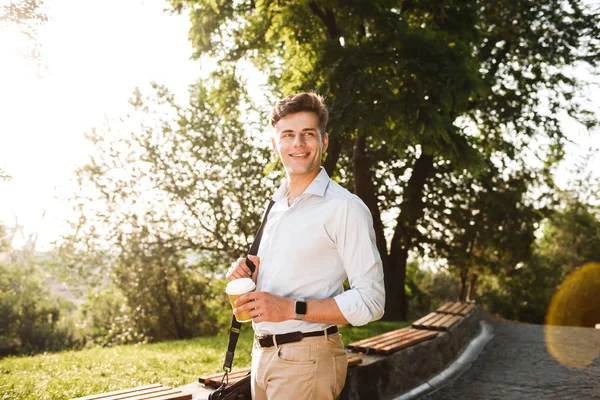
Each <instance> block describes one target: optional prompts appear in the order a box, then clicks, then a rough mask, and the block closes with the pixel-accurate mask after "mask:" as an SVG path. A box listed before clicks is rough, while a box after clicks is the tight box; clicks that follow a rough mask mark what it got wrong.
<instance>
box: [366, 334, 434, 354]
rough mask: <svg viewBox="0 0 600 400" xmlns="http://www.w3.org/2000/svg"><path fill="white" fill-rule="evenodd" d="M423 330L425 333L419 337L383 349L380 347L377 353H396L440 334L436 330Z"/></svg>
mask: <svg viewBox="0 0 600 400" xmlns="http://www.w3.org/2000/svg"><path fill="white" fill-rule="evenodd" d="M423 332H424V334H422V335H419V336H417V337H413V338H411V339H410V340H407V341H405V342H400V343H396V344H392V345H389V346H385V347H382V348H381V349H379V350H378V351H377V353H380V354H383V355H388V354H391V353H394V352H396V351H399V350H402V349H405V348H407V347H411V346H414V345H416V344H419V343H421V342H424V341H426V340H429V339H433V338H434V337H436V336H437V335H438V332H434V331H423Z"/></svg>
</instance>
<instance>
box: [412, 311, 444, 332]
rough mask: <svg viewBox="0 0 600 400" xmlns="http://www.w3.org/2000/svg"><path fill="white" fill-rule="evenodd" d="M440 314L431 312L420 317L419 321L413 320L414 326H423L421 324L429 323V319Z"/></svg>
mask: <svg viewBox="0 0 600 400" xmlns="http://www.w3.org/2000/svg"><path fill="white" fill-rule="evenodd" d="M438 315H440V314H437V313H435V312H432V313H429V314H427V315H426V316H424V317H423V318H421V319H418V320H417V321H415V322H413V324H412V326H413V327H415V328H416V327H418V326H421V325H423V324H425V323H427V322H428V321H429V320H431V319H433V318H436V317H437V316H438Z"/></svg>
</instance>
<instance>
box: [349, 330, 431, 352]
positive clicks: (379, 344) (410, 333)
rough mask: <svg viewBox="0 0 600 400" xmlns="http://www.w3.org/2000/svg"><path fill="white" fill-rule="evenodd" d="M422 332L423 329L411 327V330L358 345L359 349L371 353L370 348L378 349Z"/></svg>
mask: <svg viewBox="0 0 600 400" xmlns="http://www.w3.org/2000/svg"><path fill="white" fill-rule="evenodd" d="M420 332H422V331H421V330H419V329H411V330H410V331H407V332H403V333H402V334H400V335H397V336H392V337H387V338H384V339H382V340H374V341H372V342H368V343H365V344H363V345H361V346H358V347H357V351H362V352H366V353H369V350H372V349H376V348H378V347H382V346H387V345H390V344H392V343H398V342H400V341H404V340H408V339H410V338H411V337H414V336H416V335H418V334H419V333H420Z"/></svg>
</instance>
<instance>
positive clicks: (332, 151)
mask: <svg viewBox="0 0 600 400" xmlns="http://www.w3.org/2000/svg"><path fill="white" fill-rule="evenodd" d="M341 150H342V140H341V138H340V137H339V136H338V135H333V136H329V148H328V149H327V158H326V159H325V161H324V162H323V167H324V168H325V171H327V175H329V176H330V177H332V176H333V174H334V173H335V169H336V167H337V161H338V159H339V158H340V152H341Z"/></svg>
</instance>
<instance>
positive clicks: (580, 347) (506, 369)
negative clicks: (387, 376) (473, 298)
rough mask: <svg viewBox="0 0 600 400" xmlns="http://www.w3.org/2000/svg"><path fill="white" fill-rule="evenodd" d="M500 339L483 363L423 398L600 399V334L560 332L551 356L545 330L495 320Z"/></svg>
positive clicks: (573, 330) (489, 348)
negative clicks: (559, 356) (557, 356)
mask: <svg viewBox="0 0 600 400" xmlns="http://www.w3.org/2000/svg"><path fill="white" fill-rule="evenodd" d="M488 322H489V323H490V324H491V325H492V327H493V329H494V332H493V333H494V337H493V338H492V339H491V340H490V342H489V343H488V344H487V346H486V347H485V348H484V349H483V351H482V353H481V354H480V356H479V358H478V359H477V360H476V361H475V362H474V363H473V364H472V365H471V367H470V368H469V369H468V370H467V371H466V372H465V373H464V374H462V376H460V377H459V378H458V379H456V380H455V381H453V382H451V383H449V384H448V385H446V386H444V387H442V388H441V389H439V390H438V391H436V392H434V393H432V394H429V395H427V396H423V397H422V398H423V399H424V400H453V399H457V400H458V399H461V400H462V399H468V400H470V399H485V400H487V399H503V400H504V399H510V400H513V399H536V400H537V399H600V329H591V328H573V327H556V328H555V330H554V331H553V337H554V339H553V342H554V343H555V348H557V349H558V351H559V353H560V354H562V355H563V357H562V358H564V359H567V360H568V362H569V363H570V364H579V365H584V364H589V365H587V366H586V367H582V368H578V367H573V366H565V365H563V364H561V363H559V362H558V361H557V360H556V359H555V358H554V357H553V356H552V355H551V354H550V353H549V352H548V350H547V346H546V340H545V337H544V326H542V325H529V324H518V323H512V322H503V321H498V320H495V319H490V320H488Z"/></svg>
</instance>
